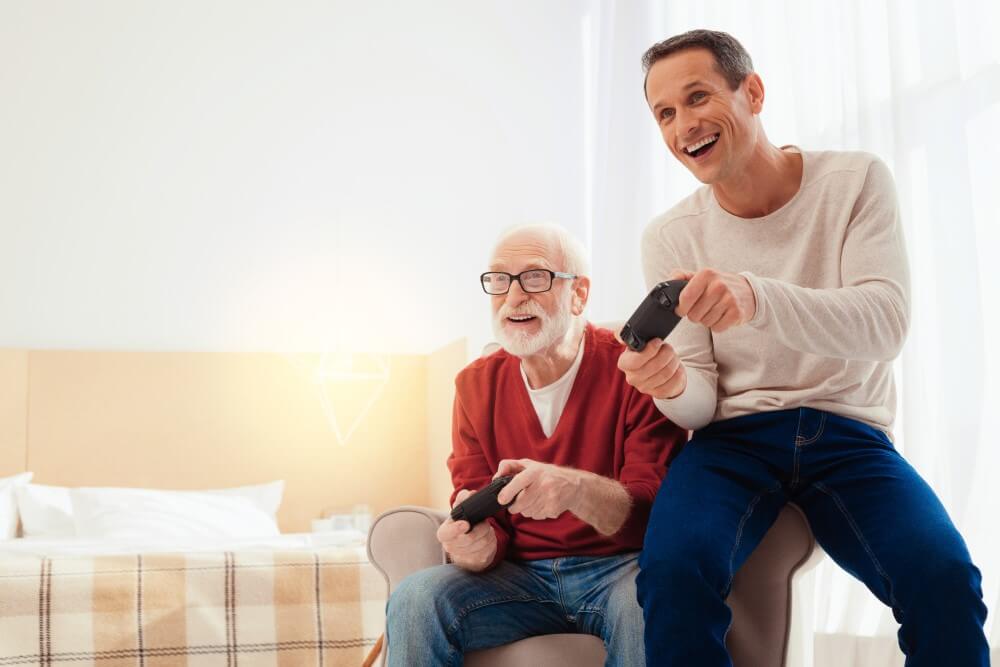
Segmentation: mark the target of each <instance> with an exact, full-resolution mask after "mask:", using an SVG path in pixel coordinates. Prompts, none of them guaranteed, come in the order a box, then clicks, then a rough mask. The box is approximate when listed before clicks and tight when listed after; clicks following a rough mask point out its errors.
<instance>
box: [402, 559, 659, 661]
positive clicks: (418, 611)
mask: <svg viewBox="0 0 1000 667" xmlns="http://www.w3.org/2000/svg"><path fill="white" fill-rule="evenodd" d="M637 558H638V554H636V553H634V552H633V553H627V554H619V555H616V556H600V557H592V556H591V557H583V556H581V557H565V558H552V559H546V560H534V561H503V562H501V563H500V564H499V565H498V566H497V567H495V568H494V569H492V570H490V571H488V572H479V573H472V572H467V571H465V570H463V569H461V568H459V567H457V566H455V565H438V566H436V567H432V568H428V569H426V570H421V571H420V572H417V573H415V574H412V575H410V576H409V577H407V578H406V579H404V580H403V581H402V582H400V584H399V586H398V587H397V588H396V590H395V591H393V593H392V596H391V597H390V598H389V603H388V605H387V617H388V618H387V621H386V645H387V647H388V655H387V657H388V663H387V664H388V665H390V666H398V667H414V666H416V665H421V666H422V665H435V666H436V665H448V666H451V665H456V666H458V665H461V664H462V659H463V655H464V654H465V653H466V652H467V651H475V650H477V649H485V648H492V647H494V646H501V645H503V644H509V643H511V642H514V641H517V640H519V639H524V638H526V637H532V636H534V635H546V634H554V633H563V632H571V633H572V632H577V633H586V634H591V635H595V636H597V637H600V638H601V639H602V640H603V641H604V647H605V649H606V650H607V653H608V659H607V662H606V663H605V664H606V665H616V666H617V665H621V666H625V665H630V666H633V665H634V666H641V665H644V664H645V659H644V657H643V644H642V610H640V609H639V604H638V602H637V601H636V597H635V592H636V588H635V577H636V574H637V572H638V565H637Z"/></svg>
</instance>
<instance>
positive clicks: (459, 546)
mask: <svg viewBox="0 0 1000 667" xmlns="http://www.w3.org/2000/svg"><path fill="white" fill-rule="evenodd" d="M470 495H472V492H471V491H469V490H468V489H462V490H461V491H459V492H458V495H456V496H455V505H457V504H458V503H460V502H462V501H463V500H465V499H466V498H468V497H469V496H470ZM437 538H438V541H439V542H440V543H441V546H443V547H444V550H445V551H447V552H448V555H449V556H450V557H451V562H452V563H454V564H455V565H458V566H459V567H461V568H463V569H466V570H470V571H472V572H479V571H481V570H485V569H486V567H487V566H488V565H489V564H490V563H492V562H493V557H494V556H496V553H497V535H496V533H494V532H493V526H491V525H490V523H489V522H488V521H481V522H479V523H478V524H476V526H475V527H474V528H473V529H472V530H471V531H469V522H468V521H454V520H453V519H452V518H451V517H448V519H447V520H446V521H445V522H444V523H442V524H441V525H440V526H438V530H437Z"/></svg>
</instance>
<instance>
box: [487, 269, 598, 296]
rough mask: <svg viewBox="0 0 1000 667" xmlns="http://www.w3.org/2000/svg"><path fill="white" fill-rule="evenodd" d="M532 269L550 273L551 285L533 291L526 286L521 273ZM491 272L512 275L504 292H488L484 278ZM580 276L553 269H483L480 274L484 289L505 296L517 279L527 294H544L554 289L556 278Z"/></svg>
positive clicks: (491, 294)
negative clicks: (507, 270)
mask: <svg viewBox="0 0 1000 667" xmlns="http://www.w3.org/2000/svg"><path fill="white" fill-rule="evenodd" d="M532 271H544V272H545V273H547V274H549V286H548V287H547V288H545V289H542V290H537V291H531V290H529V289H527V288H526V287H525V286H524V283H522V282H521V275H522V274H524V273H531V272H532ZM491 273H502V274H503V275H505V276H509V277H510V284H508V285H507V289H506V290H504V291H503V292H488V291H487V290H486V284H485V283H484V282H483V279H484V278H485V277H486V276H487V275H489V274H491ZM579 277H580V276H578V275H576V274H575V273H564V272H562V271H552V270H551V269H525V270H524V271H521V273H507V272H506V271H483V272H482V273H480V274H479V286H480V287H482V288H483V291H484V292H486V293H487V294H489V295H490V296H503V295H504V294H507V293H508V292H510V287H511V285H513V284H514V281H515V280H516V281H517V284H518V285H520V286H521V290H522V291H523V292H524V293H525V294H544V293H545V292H549V291H551V290H552V285H553V284H554V281H555V279H556V278H564V279H566V280H571V279H574V278H579Z"/></svg>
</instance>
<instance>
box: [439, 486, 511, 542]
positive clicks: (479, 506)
mask: <svg viewBox="0 0 1000 667" xmlns="http://www.w3.org/2000/svg"><path fill="white" fill-rule="evenodd" d="M512 479H514V476H513V475H503V476H502V477H497V478H496V479H495V480H493V481H492V482H490V483H489V484H488V485H487V486H484V487H483V488H481V489H479V490H478V491H476V492H475V493H473V494H472V495H471V496H469V497H468V498H466V499H465V500H463V501H462V502H460V503H459V504H457V505H455V506H454V507H453V508H452V509H451V518H452V520H453V521H468V522H469V530H472V527H473V526H475V525H476V524H477V523H479V522H480V521H483V520H484V519H487V518H489V517H491V516H493V515H494V514H496V513H497V512H499V511H500V510H502V509H503V508H505V507H507V505H510V504H511V503H512V502H514V501H513V500H512V501H511V503H507V504H506V505H503V504H500V503H499V502H498V501H497V496H498V495H499V494H500V489H502V488H503V487H505V486H507V484H509V483H510V480H512Z"/></svg>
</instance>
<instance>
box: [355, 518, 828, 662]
mask: <svg viewBox="0 0 1000 667" xmlns="http://www.w3.org/2000/svg"><path fill="white" fill-rule="evenodd" d="M444 518H445V515H444V514H443V513H442V512H437V511H434V510H430V509H427V508H423V507H399V508H397V509H393V510H389V511H388V512H385V513H384V514H382V515H381V516H379V517H378V518H377V519H375V522H374V523H373V524H372V527H371V531H370V533H369V536H368V556H369V558H370V559H371V562H372V563H373V564H374V565H375V567H376V568H377V569H378V570H379V571H380V572H382V574H383V575H384V576H385V579H386V584H387V591H388V593H390V594H391V592H392V591H393V590H395V588H396V586H397V585H398V584H399V582H400V581H402V580H403V579H404V578H405V577H406V576H408V575H409V574H411V573H413V572H415V571H417V570H420V569H422V568H425V567H431V566H432V565H438V564H440V563H444V562H445V555H444V552H443V551H442V549H441V544H440V543H439V542H438V541H437V537H436V534H435V533H436V530H437V526H438V525H439V524H440V523H441V521H443V520H444ZM814 547H815V542H814V540H813V536H812V533H811V532H810V530H809V525H808V523H806V520H805V517H804V516H803V514H802V512H801V511H800V510H799V508H798V507H795V506H794V505H789V506H787V507H786V508H785V509H784V510H783V511H782V512H781V514H780V516H779V517H778V520H777V521H776V522H775V524H774V526H772V527H771V529H770V531H768V533H767V535H765V536H764V540H763V541H762V542H761V544H760V545H759V546H758V547H757V549H756V550H755V551H754V552H753V554H751V556H750V558H749V559H748V560H747V562H746V563H745V564H744V565H743V567H742V568H741V569H740V571H739V572H738V573H737V574H736V578H735V580H734V582H733V591H732V594H731V595H730V596H729V600H728V602H729V606H730V608H731V609H732V610H733V624H732V627H731V628H730V630H729V634H728V636H727V639H726V643H727V645H728V647H729V652H730V654H731V655H732V658H733V664H734V665H735V667H783V666H784V665H785V658H786V652H787V648H788V629H789V624H790V619H791V604H792V600H791V586H792V576H793V575H794V574H795V573H796V571H799V570H800V569H802V566H803V565H804V564H805V563H806V561H807V560H810V556H811V555H812V554H813V552H814ZM388 650H390V651H391V650H392V647H388ZM604 658H605V654H604V646H603V644H602V643H601V641H600V640H599V639H597V638H596V637H592V636H589V635H568V634H567V635H544V636H539V637H532V638H530V639H524V640H521V641H518V642H514V643H513V644H508V645H506V646H500V647H497V648H493V649H489V650H486V651H476V652H473V653H470V654H469V655H468V656H466V659H465V664H466V665H470V666H473V667H515V666H518V667H520V666H522V665H535V664H539V665H547V666H548V665H551V666H553V667H558V666H561V665H565V666H566V667H589V666H591V665H593V666H595V667H596V666H599V665H603V664H604ZM382 660H383V661H384V660H385V651H383V655H382Z"/></svg>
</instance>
